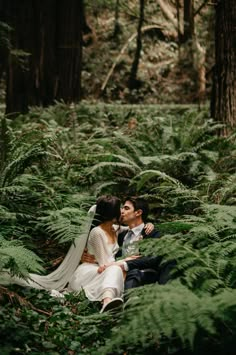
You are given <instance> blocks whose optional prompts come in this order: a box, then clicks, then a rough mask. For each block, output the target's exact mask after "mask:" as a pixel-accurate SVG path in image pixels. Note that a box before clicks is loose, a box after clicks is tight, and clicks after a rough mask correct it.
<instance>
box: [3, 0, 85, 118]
mask: <svg viewBox="0 0 236 355" xmlns="http://www.w3.org/2000/svg"><path fill="white" fill-rule="evenodd" d="M1 4H4V15H5V21H6V22H7V23H8V24H9V25H10V26H11V27H12V28H13V29H14V31H13V36H12V45H13V49H15V51H11V52H10V54H9V60H8V66H7V82H6V87H7V89H6V113H13V112H16V113H26V112H27V111H28V108H29V106H32V105H42V106H48V105H50V104H53V103H54V101H55V100H63V101H65V102H71V101H79V99H80V97H81V63H82V27H83V21H84V19H83V11H82V9H83V8H82V5H83V2H82V0H69V1H67V2H66V1H65V0H58V1H56V0H41V1H39V0H21V1H18V0H5V1H3V0H0V5H1ZM0 8H1V9H2V6H1V7H0Z"/></svg>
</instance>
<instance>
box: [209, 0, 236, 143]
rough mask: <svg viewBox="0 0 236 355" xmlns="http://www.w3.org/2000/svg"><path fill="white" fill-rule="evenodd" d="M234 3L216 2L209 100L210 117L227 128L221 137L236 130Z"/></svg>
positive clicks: (235, 11) (222, 0)
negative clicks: (212, 70)
mask: <svg viewBox="0 0 236 355" xmlns="http://www.w3.org/2000/svg"><path fill="white" fill-rule="evenodd" d="M235 24H236V2H235V0H218V2H217V4H216V22H215V70H214V77H213V90H212V99H211V115H212V117H213V118H214V119H215V120H216V121H218V122H220V123H224V124H225V125H226V126H225V127H224V128H223V129H222V130H221V132H220V134H221V135H224V136H226V135H228V134H229V133H230V132H231V131H232V129H233V128H235V127H236V28H235Z"/></svg>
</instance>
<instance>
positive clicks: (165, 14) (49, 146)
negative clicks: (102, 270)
mask: <svg viewBox="0 0 236 355" xmlns="http://www.w3.org/2000/svg"><path fill="white" fill-rule="evenodd" d="M235 24H236V2H235V0H165V1H164V0H155V1H154V0H146V1H145V0H132V1H130V0H129V1H125V0H97V1H87V0H84V1H82V0H67V1H65V0H41V1H39V0H21V1H19V0H0V119H1V122H0V333H1V337H0V354H1V355H16V354H22V355H23V354H24V355H25V354H28V353H29V354H45V353H48V354H50V355H65V354H68V355H77V354H89V355H90V354H94V355H98V354H99V355H103V354H104V355H113V354H114V355H119V354H121V355H126V354H127V355H131V354H141V355H146V354H148V355H154V354H161V355H200V354H201V355H213V354H214V355H225V354H227V355H234V354H235V348H236V336H235V335H236V290H235V288H236V273H235V270H236V244H235V238H236V207H235V206H236V131H235V126H236V31H235ZM101 194H115V195H117V196H119V197H120V198H121V199H123V198H124V197H125V196H126V195H129V194H132V195H139V196H143V197H145V198H146V199H147V200H148V202H149V205H150V216H149V219H150V221H151V222H153V224H154V225H155V227H156V228H157V229H158V230H159V231H160V233H161V238H160V239H158V240H146V241H142V242H140V251H141V254H142V255H155V256H156V255H159V256H160V257H162V260H163V263H165V262H166V261H169V260H172V261H173V260H175V262H176V267H175V268H174V269H173V272H172V274H171V279H170V281H169V282H168V283H167V284H166V285H160V284H158V283H156V284H150V285H145V286H143V287H140V288H137V289H133V290H131V292H130V293H129V294H128V295H126V298H128V302H127V303H125V306H124V309H123V311H122V312H120V313H117V314H116V315H111V314H109V313H107V314H100V313H99V310H100V307H101V305H100V304H99V303H98V302H89V301H88V300H87V299H86V297H85V295H84V294H83V293H80V294H79V295H78V294H72V293H71V294H66V295H65V297H64V298H61V297H59V298H56V297H51V295H50V293H49V292H48V290H34V289H30V288H26V287H20V286H17V285H16V284H14V281H16V279H15V278H16V277H20V278H21V279H22V278H23V279H27V278H28V277H29V273H31V272H34V273H44V274H47V273H50V272H52V271H53V270H55V268H57V267H58V266H59V265H60V263H61V261H62V260H63V258H64V256H65V255H66V252H67V250H68V248H69V247H70V245H71V243H73V242H74V240H75V239H76V238H79V236H80V235H81V233H84V228H85V225H86V220H87V211H88V209H89V207H90V206H91V205H92V204H94V202H95V201H96V199H97V197H98V196H100V195H101ZM6 270H7V271H8V273H7V274H6ZM9 274H10V276H11V280H12V281H13V283H12V284H9Z"/></svg>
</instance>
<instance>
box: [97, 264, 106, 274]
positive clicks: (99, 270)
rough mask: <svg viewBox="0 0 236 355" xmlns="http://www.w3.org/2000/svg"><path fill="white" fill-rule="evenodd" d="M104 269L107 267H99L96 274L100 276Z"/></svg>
mask: <svg viewBox="0 0 236 355" xmlns="http://www.w3.org/2000/svg"><path fill="white" fill-rule="evenodd" d="M106 268H107V265H101V266H99V268H98V270H97V272H98V273H99V274H101V273H102V272H103V271H104V270H105V269H106Z"/></svg>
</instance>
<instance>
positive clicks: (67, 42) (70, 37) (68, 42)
mask: <svg viewBox="0 0 236 355" xmlns="http://www.w3.org/2000/svg"><path fill="white" fill-rule="evenodd" d="M82 14H83V11H82V1H81V0H80V1H78V0H70V1H69V3H68V0H60V6H58V7H57V49H56V57H57V70H58V72H57V83H56V86H55V98H56V99H59V100H60V99H63V100H64V101H66V102H71V101H78V100H79V99H80V97H81V65H82V25H83V22H84V19H83V16H82Z"/></svg>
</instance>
